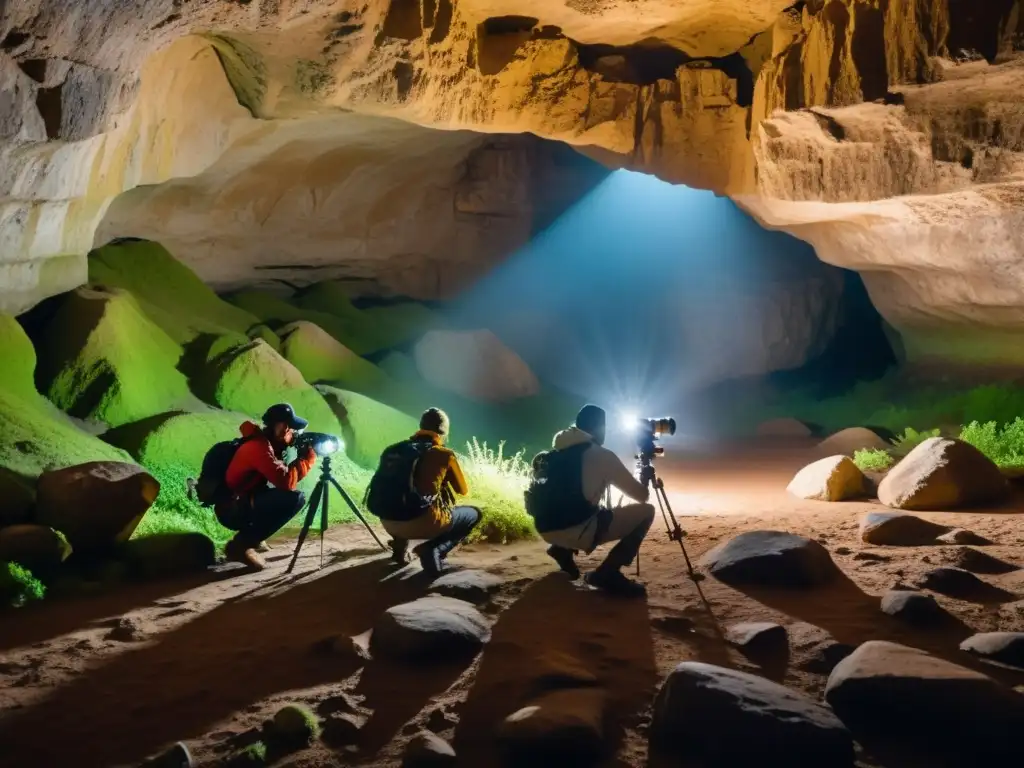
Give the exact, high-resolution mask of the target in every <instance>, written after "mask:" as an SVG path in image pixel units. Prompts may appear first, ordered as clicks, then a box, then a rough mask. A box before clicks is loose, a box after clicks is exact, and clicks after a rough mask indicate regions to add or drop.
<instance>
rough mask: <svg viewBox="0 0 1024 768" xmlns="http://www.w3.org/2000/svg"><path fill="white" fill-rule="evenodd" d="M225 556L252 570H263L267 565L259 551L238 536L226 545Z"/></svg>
mask: <svg viewBox="0 0 1024 768" xmlns="http://www.w3.org/2000/svg"><path fill="white" fill-rule="evenodd" d="M224 557H226V558H227V559H228V560H230V561H232V562H235V563H241V564H242V565H244V566H246V567H247V568H248V569H249V570H250V571H262V570H263V569H264V568H266V567H267V564H266V562H264V560H263V558H262V557H260V554H259V552H257V551H256V549H255V548H253V547H251V546H249V544H248V543H247V542H245V541H243V540H241V539H239V538H238V537H237V536H236V537H235V538H233V539H232V540H231V541H229V542H228V543H227V546H225V547H224Z"/></svg>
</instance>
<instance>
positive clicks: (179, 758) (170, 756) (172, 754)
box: [143, 741, 195, 768]
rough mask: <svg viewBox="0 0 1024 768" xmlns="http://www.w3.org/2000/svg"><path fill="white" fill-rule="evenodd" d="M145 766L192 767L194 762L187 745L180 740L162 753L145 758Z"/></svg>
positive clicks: (149, 767) (162, 767)
mask: <svg viewBox="0 0 1024 768" xmlns="http://www.w3.org/2000/svg"><path fill="white" fill-rule="evenodd" d="M143 765H144V767H145V768H192V766H193V765H195V762H194V761H193V760H192V753H191V752H189V749H188V746H186V744H185V743H184V742H182V741H179V742H178V743H177V744H175V745H174V746H172V747H171V748H170V749H168V750H167V751H166V752H164V753H163V754H160V755H157V756H156V757H154V758H151V759H149V760H147V761H146V762H145V763H144V764H143Z"/></svg>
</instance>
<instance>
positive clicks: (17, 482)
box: [0, 467, 36, 528]
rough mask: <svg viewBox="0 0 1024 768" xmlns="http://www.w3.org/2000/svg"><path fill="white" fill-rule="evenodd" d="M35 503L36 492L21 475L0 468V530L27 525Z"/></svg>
mask: <svg viewBox="0 0 1024 768" xmlns="http://www.w3.org/2000/svg"><path fill="white" fill-rule="evenodd" d="M35 503H36V492H35V490H34V489H33V487H32V485H31V484H30V483H29V481H28V480H25V479H24V478H22V477H21V475H18V474H15V473H14V472H11V471H10V470H9V469H4V468H3V467H0V528H3V527H4V526H5V525H17V524H18V523H27V522H28V521H29V519H30V518H31V516H32V507H33V506H34V505H35Z"/></svg>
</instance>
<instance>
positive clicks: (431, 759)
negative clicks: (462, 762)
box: [402, 731, 457, 768]
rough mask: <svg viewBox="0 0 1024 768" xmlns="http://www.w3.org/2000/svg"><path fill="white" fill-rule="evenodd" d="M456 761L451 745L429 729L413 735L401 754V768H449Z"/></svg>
mask: <svg viewBox="0 0 1024 768" xmlns="http://www.w3.org/2000/svg"><path fill="white" fill-rule="evenodd" d="M456 762H457V760H456V758H455V750H454V749H452V745H451V744H449V743H448V742H447V741H445V740H444V739H442V738H441V737H440V736H438V735H436V734H433V733H431V732H430V731H420V732H419V733H417V734H416V735H415V736H413V737H412V739H410V740H409V743H408V744H407V745H406V747H405V753H404V754H403V755H402V768H449V766H453V765H455V764H456Z"/></svg>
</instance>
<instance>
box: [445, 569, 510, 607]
mask: <svg viewBox="0 0 1024 768" xmlns="http://www.w3.org/2000/svg"><path fill="white" fill-rule="evenodd" d="M503 583H504V582H503V581H502V579H501V578H500V577H498V576H495V575H494V574H493V573H487V571H476V570H465V571H452V572H451V573H446V574H444V575H443V576H441V577H440V578H437V579H435V580H434V583H433V584H431V585H430V591H431V592H435V593H437V594H439V595H444V596H446V597H455V598H458V599H459V600H465V601H466V602H469V603H478V604H479V603H486V602H487V601H488V600H490V599H491V594H492V593H493V592H495V591H496V590H497V589H498V588H499V587H500V586H501V585H502V584H503Z"/></svg>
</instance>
